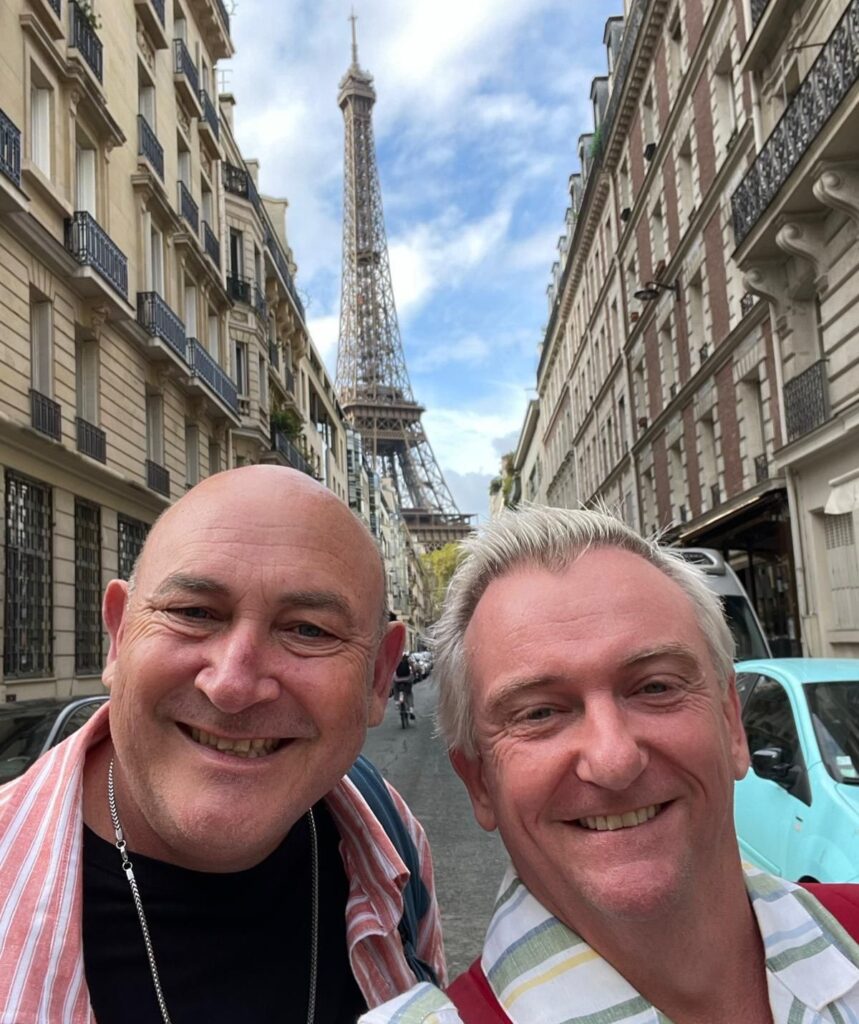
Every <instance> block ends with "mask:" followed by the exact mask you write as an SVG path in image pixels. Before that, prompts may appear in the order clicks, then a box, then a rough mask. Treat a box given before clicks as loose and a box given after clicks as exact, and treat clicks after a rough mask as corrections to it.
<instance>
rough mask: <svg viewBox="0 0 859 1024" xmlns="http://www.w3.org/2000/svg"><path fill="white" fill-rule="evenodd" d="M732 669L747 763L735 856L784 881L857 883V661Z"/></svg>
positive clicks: (767, 663)
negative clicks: (735, 678)
mask: <svg viewBox="0 0 859 1024" xmlns="http://www.w3.org/2000/svg"><path fill="white" fill-rule="evenodd" d="M736 672H737V689H738V691H739V695H740V704H741V707H742V715H743V725H744V726H745V729H746V737H747V740H748V744H749V753H750V755H751V759H752V766H751V768H750V769H749V772H748V774H747V776H746V777H745V779H743V780H742V781H740V782H738V783H737V785H736V790H735V806H734V818H735V821H736V826H737V835H738V836H739V840H740V851H741V853H742V855H743V857H744V858H745V859H747V860H750V861H752V862H753V863H754V864H756V865H758V866H759V867H761V868H763V869H764V870H765V871H770V872H772V873H773V874H776V875H781V876H783V877H784V878H789V879H791V880H792V881H810V880H814V881H818V882H856V881H859V660H856V659H834V658H772V659H764V660H759V661H745V662H740V663H739V664H738V665H737V666H736Z"/></svg>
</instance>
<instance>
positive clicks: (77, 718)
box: [54, 700, 102, 743]
mask: <svg viewBox="0 0 859 1024" xmlns="http://www.w3.org/2000/svg"><path fill="white" fill-rule="evenodd" d="M101 703H102V702H101V701H96V700H91V701H90V702H89V703H88V704H84V705H82V706H81V707H79V708H75V710H74V711H73V712H72V713H71V714H70V715H69V717H68V718H67V719H66V720H65V722H63V725H62V728H61V729H60V731H59V732H58V733H57V738H56V740H55V741H54V742H56V743H59V742H60V740H64V739H66V737H67V736H71V734H72V733H73V732H77V731H78V729H80V727H81V726H82V725H83V724H84V722H87V721H88V720H89V719H90V718H92V716H93V715H94V714H95V713H96V711H98V709H99V708H100V707H101Z"/></svg>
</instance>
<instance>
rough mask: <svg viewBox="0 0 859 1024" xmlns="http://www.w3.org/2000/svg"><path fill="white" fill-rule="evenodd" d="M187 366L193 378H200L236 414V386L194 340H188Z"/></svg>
mask: <svg viewBox="0 0 859 1024" xmlns="http://www.w3.org/2000/svg"><path fill="white" fill-rule="evenodd" d="M188 365H189V366H190V367H191V373H192V375H193V376H194V377H200V378H202V380H204V381H205V382H206V383H207V384H208V385H209V387H210V388H211V389H212V391H214V392H215V394H216V395H217V396H218V398H220V399H221V401H223V402H224V404H225V405H228V406H229V407H230V408H231V409H232V410H233V412H235V413H238V411H239V398H238V394H237V393H236V385H235V384H234V383H233V382H232V381H231V380H230V378H229V377H228V376H227V374H226V373H224V371H223V370H222V369H221V367H220V366H218V364H217V363H216V362H215V360H214V359H213V358H212V357H211V356H210V355H209V353H208V352H207V351H206V350H205V348H203V346H202V345H201V344H200V342H199V341H197V339H196V338H189V339H188Z"/></svg>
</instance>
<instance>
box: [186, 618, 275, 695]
mask: <svg viewBox="0 0 859 1024" xmlns="http://www.w3.org/2000/svg"><path fill="white" fill-rule="evenodd" d="M267 641H268V638H267V637H266V636H262V635H260V631H257V630H255V629H253V628H251V627H249V626H248V625H240V624H237V625H235V626H233V627H232V628H231V629H230V630H228V631H227V632H226V633H224V634H223V635H222V636H221V637H220V638H219V640H218V641H217V642H212V647H211V654H210V656H209V657H208V658H207V660H206V665H205V667H204V668H202V669H201V670H200V672H198V673H197V677H196V679H195V680H194V685H195V686H196V687H197V689H198V690H200V691H202V692H203V693H204V694H205V695H206V697H208V699H209V700H210V701H211V703H212V704H213V705H214V706H215V707H216V708H218V710H219V711H223V712H224V713H225V714H229V715H236V714H238V713H239V712H241V711H246V710H247V709H248V708H251V707H254V706H255V705H257V704H267V703H271V702H272V701H275V700H277V698H278V697H279V696H280V694H281V686H280V681H279V679H278V678H277V677H276V676H275V675H274V674H272V666H271V664H270V660H269V657H268V642H267Z"/></svg>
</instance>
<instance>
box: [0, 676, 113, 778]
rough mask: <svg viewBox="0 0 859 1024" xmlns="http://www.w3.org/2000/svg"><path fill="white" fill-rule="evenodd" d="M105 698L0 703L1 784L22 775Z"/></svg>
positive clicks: (76, 726) (90, 714) (102, 702)
mask: <svg viewBox="0 0 859 1024" xmlns="http://www.w3.org/2000/svg"><path fill="white" fill-rule="evenodd" d="M106 700H107V695H106V694H99V695H98V696H95V697H70V698H66V699H63V698H53V697H49V698H45V699H44V700H22V701H15V702H14V703H12V704H0V784H2V783H4V782H9V781H10V780H11V779H14V778H17V777H18V776H19V775H23V774H24V772H25V771H26V770H27V769H28V768H29V767H30V765H31V764H32V763H33V762H34V761H35V760H36V758H37V757H39V755H40V754H44V752H45V751H46V750H50V748H51V747H53V746H55V745H56V744H57V743H59V742H60V741H61V740H64V739H65V738H66V737H67V736H71V734H72V733H73V732H75V731H76V730H77V729H80V727H81V726H82V725H83V724H84V722H86V721H88V719H89V718H90V717H91V716H92V715H93V714H95V712H96V711H97V710H98V709H99V708H100V707H101V705H102V704H104V702H105V701H106Z"/></svg>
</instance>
